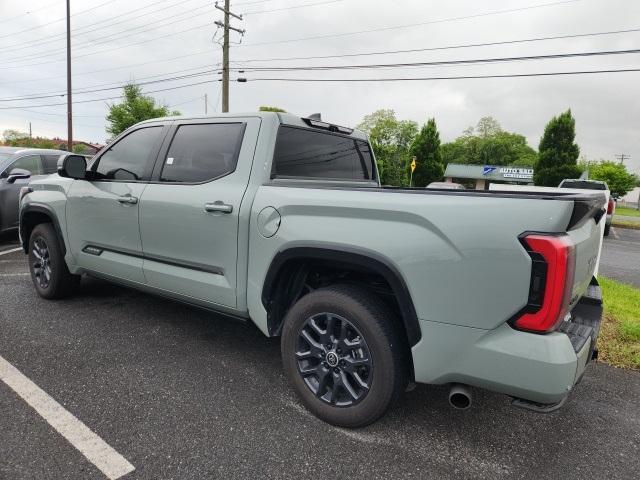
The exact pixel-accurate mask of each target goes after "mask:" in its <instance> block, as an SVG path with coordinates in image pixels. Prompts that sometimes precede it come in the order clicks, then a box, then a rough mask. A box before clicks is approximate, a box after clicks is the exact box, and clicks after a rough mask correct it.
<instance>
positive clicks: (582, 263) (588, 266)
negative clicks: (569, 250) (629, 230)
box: [567, 218, 604, 308]
mask: <svg viewBox="0 0 640 480" xmlns="http://www.w3.org/2000/svg"><path fill="white" fill-rule="evenodd" d="M600 222H604V218H601V219H600ZM567 234H568V235H569V237H570V238H571V241H572V242H573V244H574V249H575V250H574V252H575V268H574V274H573V287H572V290H571V303H570V308H573V307H574V306H575V305H576V304H577V303H578V302H579V301H580V298H581V297H582V296H583V295H584V294H585V292H586V291H587V288H588V287H589V284H590V283H591V279H592V278H593V276H594V273H595V270H596V266H597V260H598V251H599V249H600V244H601V241H602V232H601V229H600V225H599V223H598V224H596V222H595V221H594V220H593V219H592V220H590V221H587V222H585V223H584V224H583V225H582V226H581V227H579V228H576V229H573V230H569V231H568V232H567Z"/></svg>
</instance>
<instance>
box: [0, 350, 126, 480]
mask: <svg viewBox="0 0 640 480" xmlns="http://www.w3.org/2000/svg"><path fill="white" fill-rule="evenodd" d="M0 380H2V381H3V382H4V383H6V384H7V385H8V386H9V387H10V388H11V389H12V390H13V391H14V392H16V393H17V394H18V395H19V396H20V397H21V398H22V399H23V400H24V401H25V402H27V404H28V405H29V406H30V407H31V408H33V409H34V410H35V411H36V412H38V414H40V416H41V417H42V418H44V419H45V420H46V421H47V422H48V423H49V425H51V426H52V427H53V428H54V429H55V430H56V431H57V432H58V433H59V434H60V435H62V436H63V437H64V438H65V439H66V440H67V441H68V442H69V443H70V444H71V445H73V446H74V447H75V448H77V449H78V450H79V451H80V453H82V454H83V455H84V456H85V457H86V458H87V460H89V461H90V462H91V463H93V464H94V465H95V466H96V467H97V468H98V469H99V470H100V471H101V472H102V473H104V474H105V476H106V477H107V478H109V479H110V480H116V479H117V478H120V477H122V476H123V475H126V474H127V473H130V472H132V471H134V470H135V467H134V466H133V465H131V464H130V463H129V462H128V461H127V459H126V458H124V457H123V456H122V455H120V454H119V453H118V452H116V451H115V450H114V449H113V448H112V447H111V446H110V445H108V444H107V443H106V442H105V441H104V440H102V439H101V438H100V437H99V436H98V435H96V434H95V433H94V432H93V431H91V429H89V427H87V426H86V425H85V424H84V423H82V422H81V421H80V420H78V419H77V418H76V417H75V416H73V415H72V414H71V413H70V412H68V411H67V410H65V409H64V407H63V406H62V405H60V404H59V403H58V402H56V401H55V400H54V399H53V398H52V397H51V396H49V395H48V394H47V392H45V391H44V390H42V389H41V388H40V387H38V386H37V385H36V384H35V383H33V382H32V381H31V380H29V379H28V378H27V377H26V376H25V375H24V374H22V372H20V370H18V369H17V368H16V367H14V366H13V365H11V364H10V363H9V362H8V361H6V360H5V359H4V358H3V357H2V356H0Z"/></svg>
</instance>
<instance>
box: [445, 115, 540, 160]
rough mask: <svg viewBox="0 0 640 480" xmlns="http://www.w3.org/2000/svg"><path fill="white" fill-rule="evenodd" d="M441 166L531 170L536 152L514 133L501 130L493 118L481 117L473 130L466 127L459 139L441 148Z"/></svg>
mask: <svg viewBox="0 0 640 480" xmlns="http://www.w3.org/2000/svg"><path fill="white" fill-rule="evenodd" d="M442 159H443V161H444V164H445V165H448V164H449V163H463V164H471V165H516V166H523V167H525V166H526V167H533V166H534V165H535V163H536V160H537V154H536V151H535V150H534V149H533V148H531V147H530V146H529V145H527V139H526V138H525V137H524V136H523V135H520V134H518V133H511V132H506V131H504V130H502V128H501V127H500V124H499V123H498V121H497V120H495V119H494V118H493V117H483V118H481V119H480V121H478V124H477V125H476V127H469V128H467V129H466V130H465V131H464V132H463V134H462V136H461V137H458V138H457V139H455V140H454V141H453V142H449V143H445V144H444V145H442Z"/></svg>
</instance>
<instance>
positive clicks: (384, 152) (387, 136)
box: [357, 109, 418, 186]
mask: <svg viewBox="0 0 640 480" xmlns="http://www.w3.org/2000/svg"><path fill="white" fill-rule="evenodd" d="M357 128H358V129H359V130H362V131H363V132H365V133H366V134H367V135H368V136H369V140H370V142H371V146H372V147H373V152H374V154H375V156H376V163H377V164H378V172H379V174H380V181H381V182H382V183H383V184H384V185H396V186H405V185H408V184H409V179H408V177H407V173H406V165H407V160H408V159H409V157H410V155H409V148H410V146H411V142H412V141H413V139H414V138H415V136H416V134H417V133H418V124H417V123H416V122H413V121H411V120H398V119H397V118H396V114H395V112H394V111H393V110H390V109H383V110H377V111H375V112H373V113H372V114H370V115H367V116H365V117H364V119H363V120H362V122H361V123H360V125H358V127H357Z"/></svg>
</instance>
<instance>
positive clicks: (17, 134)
mask: <svg viewBox="0 0 640 480" xmlns="http://www.w3.org/2000/svg"><path fill="white" fill-rule="evenodd" d="M2 138H4V141H5V142H6V143H7V144H9V145H11V142H14V141H17V140H22V139H25V138H26V139H28V138H29V134H28V133H25V132H21V131H19V130H15V129H13V128H8V129H7V130H5V131H4V132H2Z"/></svg>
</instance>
